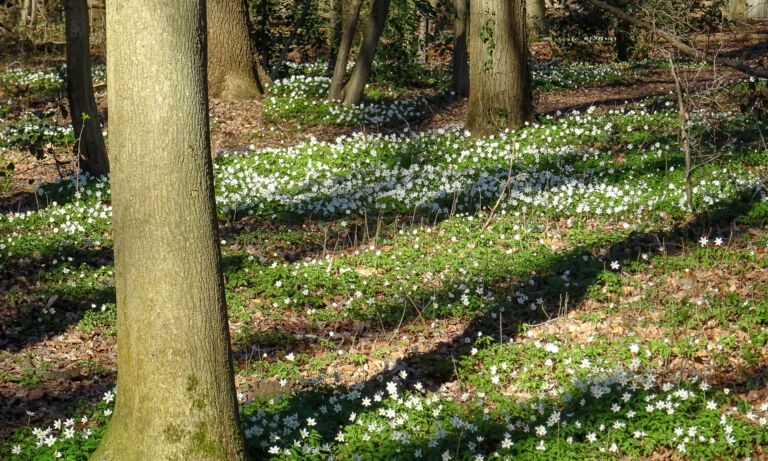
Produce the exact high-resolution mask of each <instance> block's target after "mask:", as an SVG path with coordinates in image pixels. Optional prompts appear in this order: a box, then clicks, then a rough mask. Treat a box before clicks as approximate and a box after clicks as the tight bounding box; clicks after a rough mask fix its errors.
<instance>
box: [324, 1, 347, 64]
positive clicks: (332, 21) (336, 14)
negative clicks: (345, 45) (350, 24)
mask: <svg viewBox="0 0 768 461" xmlns="http://www.w3.org/2000/svg"><path fill="white" fill-rule="evenodd" d="M329 1H330V8H329V11H328V25H329V26H330V27H329V28H328V29H329V37H328V42H329V43H328V44H329V48H330V50H331V53H330V55H329V57H328V70H327V73H328V75H333V68H334V66H335V65H336V59H337V58H338V56H339V46H340V45H341V35H342V33H343V31H342V29H341V26H342V22H341V9H342V8H341V3H342V0H329Z"/></svg>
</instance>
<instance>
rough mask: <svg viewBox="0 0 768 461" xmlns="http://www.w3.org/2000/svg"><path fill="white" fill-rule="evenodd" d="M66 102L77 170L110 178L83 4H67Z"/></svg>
mask: <svg viewBox="0 0 768 461" xmlns="http://www.w3.org/2000/svg"><path fill="white" fill-rule="evenodd" d="M64 8H65V11H64V15H65V16H64V23H65V26H64V27H65V30H66V40H67V99H68V100H69V114H70V117H71V118H72V129H73V130H74V133H75V138H76V139H77V141H76V142H75V150H76V152H77V155H78V159H80V168H81V169H82V170H83V171H87V172H89V173H91V174H93V175H94V176H101V175H107V174H109V158H108V157H107V149H106V147H105V146H104V137H103V136H102V134H101V124H100V123H99V112H98V110H97V108H96V100H95V99H94V97H93V80H92V77H91V54H90V40H89V37H90V30H91V29H90V24H89V22H88V4H87V1H86V0H66V2H65V5H64Z"/></svg>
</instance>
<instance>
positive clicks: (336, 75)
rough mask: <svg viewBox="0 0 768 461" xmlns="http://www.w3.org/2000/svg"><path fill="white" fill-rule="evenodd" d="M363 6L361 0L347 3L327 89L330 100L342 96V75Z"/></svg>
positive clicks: (335, 99) (344, 74) (345, 69)
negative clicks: (345, 15) (337, 49)
mask: <svg viewBox="0 0 768 461" xmlns="http://www.w3.org/2000/svg"><path fill="white" fill-rule="evenodd" d="M362 6H363V0H352V3H351V4H350V5H349V13H348V14H347V17H346V19H345V20H344V31H343V32H342V35H341V43H339V52H338V54H337V56H336V65H335V66H334V67H333V76H332V77H331V86H330V88H329V90H328V99H330V100H332V101H341V100H342V99H343V98H344V94H343V89H344V77H345V76H346V74H347V61H349V53H350V52H351V50H352V39H353V38H354V35H355V29H356V28H357V22H358V21H359V19H360V8H362Z"/></svg>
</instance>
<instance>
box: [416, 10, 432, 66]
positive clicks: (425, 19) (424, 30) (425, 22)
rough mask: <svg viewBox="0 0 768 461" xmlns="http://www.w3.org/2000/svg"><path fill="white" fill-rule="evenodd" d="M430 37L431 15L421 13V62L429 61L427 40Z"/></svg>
mask: <svg viewBox="0 0 768 461" xmlns="http://www.w3.org/2000/svg"><path fill="white" fill-rule="evenodd" d="M428 38H429V16H427V15H426V14H422V15H421V19H420V20H419V56H418V60H419V64H421V65H425V64H426V63H427V45H428V44H427V40H428Z"/></svg>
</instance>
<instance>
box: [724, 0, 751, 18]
mask: <svg viewBox="0 0 768 461" xmlns="http://www.w3.org/2000/svg"><path fill="white" fill-rule="evenodd" d="M727 8H728V9H727V11H726V15H727V17H728V19H730V20H732V21H738V20H741V19H744V15H745V14H746V12H747V0H729V1H728V6H727Z"/></svg>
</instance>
